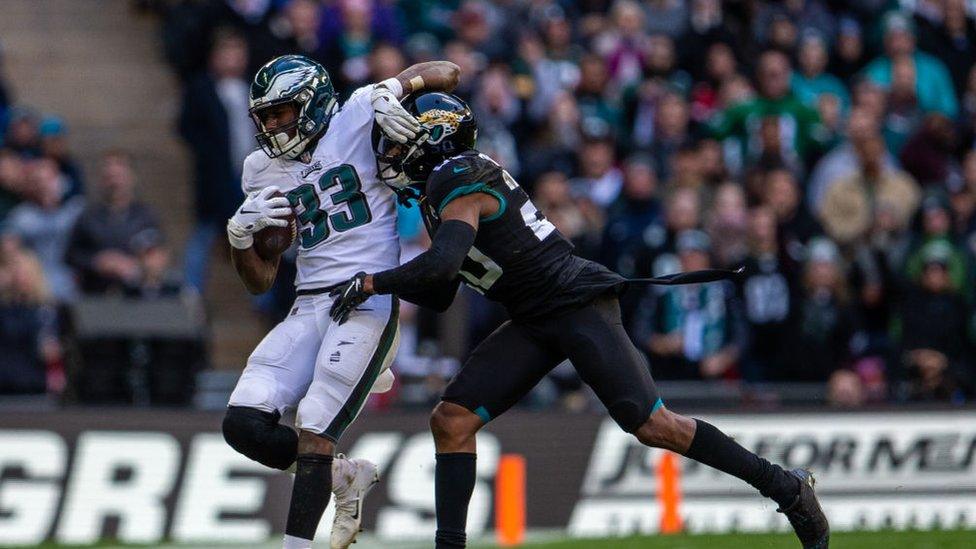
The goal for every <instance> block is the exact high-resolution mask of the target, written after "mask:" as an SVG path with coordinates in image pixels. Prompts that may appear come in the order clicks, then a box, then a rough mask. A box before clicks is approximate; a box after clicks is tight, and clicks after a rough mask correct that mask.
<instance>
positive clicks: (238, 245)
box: [227, 220, 254, 250]
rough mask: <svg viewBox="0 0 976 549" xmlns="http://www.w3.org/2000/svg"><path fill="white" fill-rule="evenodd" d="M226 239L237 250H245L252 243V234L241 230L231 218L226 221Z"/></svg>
mask: <svg viewBox="0 0 976 549" xmlns="http://www.w3.org/2000/svg"><path fill="white" fill-rule="evenodd" d="M227 240H228V241H229V242H230V245H231V246H232V247H233V248H235V249H238V250H246V249H248V248H250V247H251V246H253V245H254V235H252V234H250V233H248V232H246V231H243V230H242V228H241V227H240V226H238V225H237V223H234V221H233V220H231V221H228V222H227Z"/></svg>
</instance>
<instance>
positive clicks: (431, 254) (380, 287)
mask: <svg viewBox="0 0 976 549" xmlns="http://www.w3.org/2000/svg"><path fill="white" fill-rule="evenodd" d="M476 235H477V231H475V229H474V227H472V226H471V225H468V224H467V223H465V222H464V221H460V220H457V219H449V220H447V221H445V222H444V223H442V224H441V226H440V227H438V228H437V233H435V234H434V240H433V242H431V245H430V249H429V250H427V251H426V252H424V253H422V254H420V255H418V256H417V257H415V258H413V259H411V260H410V261H408V262H406V263H404V264H403V265H400V266H399V267H397V268H395V269H390V270H388V271H382V272H379V273H376V274H374V275H373V291H374V292H376V293H378V294H401V293H403V294H418V293H423V292H425V291H427V290H429V289H431V288H432V287H434V286H437V285H443V284H447V283H449V282H451V281H452V280H454V277H456V276H457V274H458V271H460V270H461V263H463V262H464V258H465V257H466V256H467V255H468V250H470V249H471V245H472V244H474V238H475V236H476Z"/></svg>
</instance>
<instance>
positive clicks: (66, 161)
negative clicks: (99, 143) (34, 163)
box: [38, 116, 85, 199]
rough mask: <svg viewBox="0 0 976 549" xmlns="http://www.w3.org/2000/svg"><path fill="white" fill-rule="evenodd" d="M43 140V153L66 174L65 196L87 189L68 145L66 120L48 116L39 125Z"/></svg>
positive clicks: (75, 194)
mask: <svg viewBox="0 0 976 549" xmlns="http://www.w3.org/2000/svg"><path fill="white" fill-rule="evenodd" d="M38 134H39V135H40V141H41V154H42V155H44V157H46V158H50V159H51V160H54V161H55V162H57V164H58V169H59V170H60V171H61V173H62V174H63V175H64V176H65V182H66V183H67V184H66V185H65V187H64V188H63V189H62V192H63V193H64V198H65V199H68V198H71V197H74V196H79V195H81V194H83V193H84V191H85V183H84V180H83V179H82V173H81V168H80V167H79V166H78V162H77V161H75V159H74V158H73V157H72V155H71V150H70V149H69V147H68V128H67V126H65V123H64V120H62V119H61V118H59V117H57V116H46V117H44V119H43V120H41V124H40V126H39V127H38Z"/></svg>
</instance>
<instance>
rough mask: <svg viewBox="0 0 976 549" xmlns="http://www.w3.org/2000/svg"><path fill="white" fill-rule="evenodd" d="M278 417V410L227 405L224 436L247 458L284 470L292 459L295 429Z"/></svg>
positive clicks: (295, 438)
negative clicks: (283, 423) (279, 421)
mask: <svg viewBox="0 0 976 549" xmlns="http://www.w3.org/2000/svg"><path fill="white" fill-rule="evenodd" d="M280 419H281V414H279V413H278V412H263V411H261V410H257V409H254V408H245V407H241V406H230V407H228V408H227V413H226V414H225V415H224V423H223V428H222V430H223V433H224V440H225V441H227V444H228V445H229V446H230V447H231V448H233V449H235V450H237V451H238V452H240V453H241V454H243V455H245V456H247V457H248V458H250V459H253V460H254V461H256V462H258V463H260V464H262V465H265V466H267V467H271V468H272V469H280V470H282V471H284V470H286V469H288V468H289V467H291V464H292V463H294V462H295V457H296V455H297V453H298V433H296V432H295V431H294V430H292V429H289V428H288V427H285V426H284V425H281V424H279V423H278V420H280Z"/></svg>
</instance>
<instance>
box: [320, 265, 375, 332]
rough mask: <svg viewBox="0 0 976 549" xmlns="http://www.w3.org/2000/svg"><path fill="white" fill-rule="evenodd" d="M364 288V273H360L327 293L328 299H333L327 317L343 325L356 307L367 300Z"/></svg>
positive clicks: (367, 296) (367, 295)
mask: <svg viewBox="0 0 976 549" xmlns="http://www.w3.org/2000/svg"><path fill="white" fill-rule="evenodd" d="M365 286H366V273H364V272H362V271H360V272H358V273H356V275H355V276H353V277H352V278H350V279H349V280H347V281H345V282H343V283H342V284H340V285H339V286H338V287H337V288H336V289H334V290H332V291H331V292H329V297H332V298H335V301H333V302H332V308H331V309H329V316H331V317H332V320H334V321H336V322H338V323H339V324H342V323H344V322H345V321H346V320H347V319H348V318H349V314H350V313H352V312H353V311H354V310H355V309H356V307H359V306H360V305H362V304H363V302H364V301H366V300H367V299H369V294H367V293H366V290H365Z"/></svg>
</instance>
